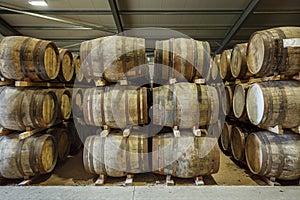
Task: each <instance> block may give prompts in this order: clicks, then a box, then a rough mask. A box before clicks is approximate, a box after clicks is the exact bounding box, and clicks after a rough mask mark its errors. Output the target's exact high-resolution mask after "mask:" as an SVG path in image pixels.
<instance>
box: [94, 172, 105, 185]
mask: <svg viewBox="0 0 300 200" xmlns="http://www.w3.org/2000/svg"><path fill="white" fill-rule="evenodd" d="M104 183H105V175H103V174H100V175H99V177H98V179H97V180H96V182H95V186H102V185H104Z"/></svg>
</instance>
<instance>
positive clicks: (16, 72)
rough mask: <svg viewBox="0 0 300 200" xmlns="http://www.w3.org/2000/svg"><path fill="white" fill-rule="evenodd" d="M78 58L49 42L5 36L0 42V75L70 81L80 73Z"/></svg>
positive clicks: (21, 78) (20, 78) (8, 77)
mask: <svg viewBox="0 0 300 200" xmlns="http://www.w3.org/2000/svg"><path fill="white" fill-rule="evenodd" d="M80 64H81V63H80V58H79V56H78V55H75V54H74V55H73V54H72V53H71V52H70V51H69V50H67V49H60V48H57V46H56V45H55V44H54V43H53V42H51V41H46V40H40V39H36V38H31V37H23V36H9V37H4V38H3V39H2V40H1V41H0V75H1V76H2V77H3V78H7V79H11V80H17V81H21V80H25V79H30V81H55V82H63V83H67V82H73V81H74V80H75V78H76V76H77V75H78V74H79V75H78V76H79V77H78V79H79V81H82V79H83V77H82V73H81V72H80Z"/></svg>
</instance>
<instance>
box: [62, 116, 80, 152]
mask: <svg viewBox="0 0 300 200" xmlns="http://www.w3.org/2000/svg"><path fill="white" fill-rule="evenodd" d="M63 127H64V128H65V129H66V130H67V131H68V136H69V138H70V151H69V152H70V155H76V154H78V153H79V152H80V150H81V148H82V141H81V138H80V136H79V133H78V132H77V128H76V127H75V124H74V122H73V121H69V122H64V123H63Z"/></svg>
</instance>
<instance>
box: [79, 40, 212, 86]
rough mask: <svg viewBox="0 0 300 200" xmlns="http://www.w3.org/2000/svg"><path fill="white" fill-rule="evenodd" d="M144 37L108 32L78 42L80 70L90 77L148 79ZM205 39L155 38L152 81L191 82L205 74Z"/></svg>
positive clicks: (207, 47) (207, 59) (207, 63)
mask: <svg viewBox="0 0 300 200" xmlns="http://www.w3.org/2000/svg"><path fill="white" fill-rule="evenodd" d="M145 49H146V48H145V39H142V38H132V37H123V36H108V37H101V38H98V39H94V40H89V41H85V42H83V43H82V44H81V46H80V57H81V59H82V60H81V65H82V68H83V70H82V71H83V73H84V75H85V77H87V78H89V79H94V80H98V79H105V80H106V81H107V82H118V81H119V80H120V79H124V78H126V79H128V80H136V79H146V80H148V81H150V72H149V66H148V62H147V56H146V53H145ZM210 59H211V57H210V45H209V43H208V42H202V41H196V40H193V39H187V38H175V39H174V38H173V39H169V40H162V41H156V45H155V50H154V73H153V80H154V82H155V83H159V84H165V83H167V82H168V81H169V80H170V79H171V78H176V80H177V81H188V82H191V81H193V80H194V79H195V78H197V77H198V78H201V77H204V78H205V77H206V76H207V73H208V70H209V67H210Z"/></svg>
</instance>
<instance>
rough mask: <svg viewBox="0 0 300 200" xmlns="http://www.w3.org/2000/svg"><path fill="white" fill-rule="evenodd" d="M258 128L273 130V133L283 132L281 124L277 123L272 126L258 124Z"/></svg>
mask: <svg viewBox="0 0 300 200" xmlns="http://www.w3.org/2000/svg"><path fill="white" fill-rule="evenodd" d="M258 128H261V129H265V130H267V131H270V132H273V133H277V134H283V133H284V130H283V128H282V126H281V125H277V126H274V127H270V126H258Z"/></svg>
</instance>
